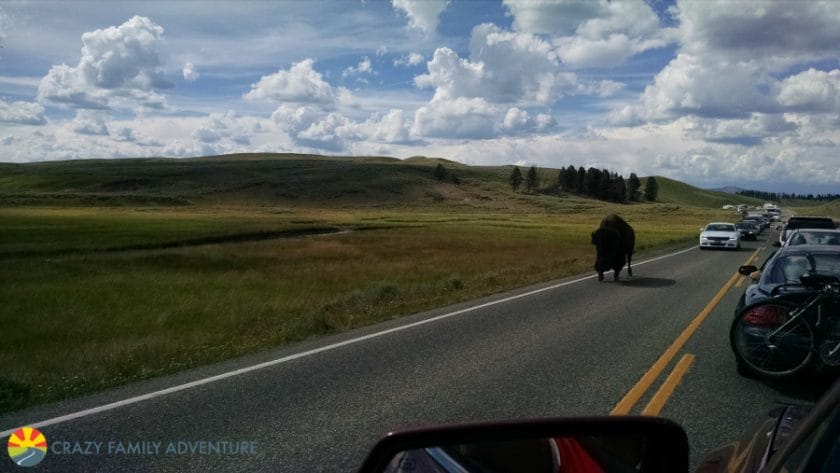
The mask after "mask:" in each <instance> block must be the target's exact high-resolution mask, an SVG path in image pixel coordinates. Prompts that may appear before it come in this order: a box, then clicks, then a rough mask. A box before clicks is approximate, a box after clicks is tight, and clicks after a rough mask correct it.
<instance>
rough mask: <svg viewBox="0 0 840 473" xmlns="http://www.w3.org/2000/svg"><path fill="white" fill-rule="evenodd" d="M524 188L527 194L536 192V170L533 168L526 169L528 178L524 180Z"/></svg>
mask: <svg viewBox="0 0 840 473" xmlns="http://www.w3.org/2000/svg"><path fill="white" fill-rule="evenodd" d="M525 188H526V189H527V190H528V192H536V191H537V168H535V167H534V166H531V169H528V177H526V178H525Z"/></svg>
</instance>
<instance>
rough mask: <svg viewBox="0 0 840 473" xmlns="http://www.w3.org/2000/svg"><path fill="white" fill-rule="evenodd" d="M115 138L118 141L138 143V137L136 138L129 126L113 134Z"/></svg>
mask: <svg viewBox="0 0 840 473" xmlns="http://www.w3.org/2000/svg"><path fill="white" fill-rule="evenodd" d="M113 138H114V139H115V140H117V141H128V142H135V141H137V136H135V134H134V130H132V129H131V128H129V127H127V126H124V127H120V128H118V129H117V131H115V132H114V133H113Z"/></svg>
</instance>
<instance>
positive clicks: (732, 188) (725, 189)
mask: <svg viewBox="0 0 840 473" xmlns="http://www.w3.org/2000/svg"><path fill="white" fill-rule="evenodd" d="M709 190H711V191H715V192H726V193H727V194H737V193H739V192H742V191H745V190H748V189H744V188H741V187H737V186H726V187H719V188H717V189H709Z"/></svg>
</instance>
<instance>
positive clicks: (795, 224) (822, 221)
mask: <svg viewBox="0 0 840 473" xmlns="http://www.w3.org/2000/svg"><path fill="white" fill-rule="evenodd" d="M787 228H788V230H793V229H794V228H835V225H834V220H832V219H830V218H808V219H804V218H803V219H798V218H791V219H790V220H788V223H787Z"/></svg>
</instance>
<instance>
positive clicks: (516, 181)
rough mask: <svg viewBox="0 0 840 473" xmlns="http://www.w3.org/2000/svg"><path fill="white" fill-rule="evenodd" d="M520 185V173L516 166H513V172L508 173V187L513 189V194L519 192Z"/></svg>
mask: <svg viewBox="0 0 840 473" xmlns="http://www.w3.org/2000/svg"><path fill="white" fill-rule="evenodd" d="M520 185H522V171H520V170H519V168H518V167H517V166H514V167H513V172H511V173H510V187H511V188H512V189H513V192H516V191H518V190H519V186H520Z"/></svg>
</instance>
